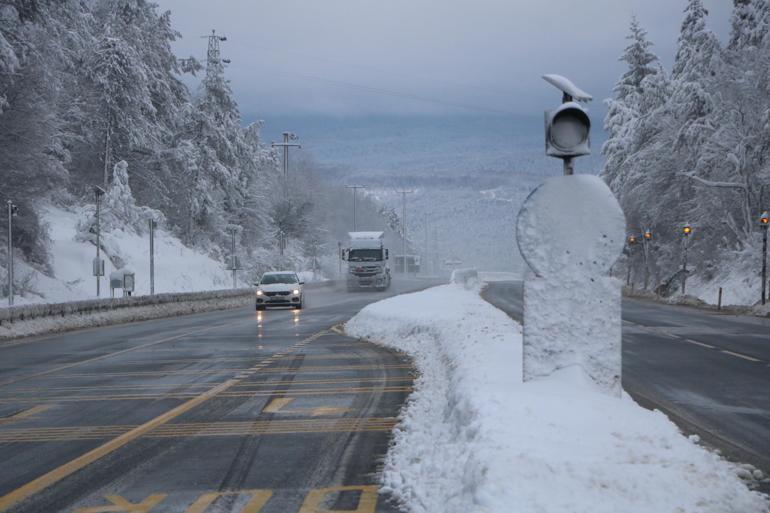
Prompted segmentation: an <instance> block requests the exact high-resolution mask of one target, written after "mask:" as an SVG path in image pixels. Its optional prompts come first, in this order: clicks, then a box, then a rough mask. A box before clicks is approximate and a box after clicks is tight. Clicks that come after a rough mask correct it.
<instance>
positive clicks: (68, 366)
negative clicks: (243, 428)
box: [0, 321, 246, 387]
mask: <svg viewBox="0 0 770 513" xmlns="http://www.w3.org/2000/svg"><path fill="white" fill-rule="evenodd" d="M245 322H246V321H244V322H240V323H236V325H237V324H245ZM228 326H233V323H226V324H218V325H216V326H211V327H210V328H203V329H199V330H193V331H188V332H186V333H182V334H181V335H174V336H173V337H167V338H162V339H160V340H156V341H154V342H148V343H147V344H142V345H139V346H136V347H129V348H128V349H124V350H122V351H116V352H114V353H109V354H104V355H101V356H96V357H94V358H89V359H88V360H82V361H79V362H73V363H68V364H66V365H62V366H60V367H55V368H53V369H49V370H46V371H40V372H35V373H32V374H26V375H24V376H19V377H17V378H12V379H9V380H6V381H2V382H0V387H1V386H5V385H10V384H12V383H18V382H19V381H26V380H28V379H32V378H39V377H40V376H47V375H49V374H54V373H56V372H60V371H63V370H66V369H71V368H73V367H77V366H79V365H85V364H88V363H93V362H98V361H101V360H106V359H107V358H112V357H113V356H119V355H121V354H126V353H130V352H133V351H138V350H140V349H146V348H148V347H152V346H156V345H158V344H163V343H165V342H170V341H172V340H177V339H180V338H183V337H186V336H188V335H192V334H194V333H204V332H206V331H211V330H215V329H218V328H224V327H228Z"/></svg>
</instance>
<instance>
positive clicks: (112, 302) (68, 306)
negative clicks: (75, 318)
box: [0, 281, 336, 326]
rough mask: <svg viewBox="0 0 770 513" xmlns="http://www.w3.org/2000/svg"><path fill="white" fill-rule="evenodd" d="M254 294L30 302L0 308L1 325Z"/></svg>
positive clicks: (327, 284)
mask: <svg viewBox="0 0 770 513" xmlns="http://www.w3.org/2000/svg"><path fill="white" fill-rule="evenodd" d="M335 284H336V282H335V281H323V282H313V283H308V284H306V285H305V286H304V287H305V288H306V289H310V290H313V289H319V288H324V287H330V286H334V285H335ZM253 297H254V288H253V287H249V288H242V289H222V290H211V291H203V292H176V293H167V294H155V295H153V296H132V297H121V298H106V299H90V300H86V301H70V302H66V303H39V304H33V305H23V306H12V307H10V308H0V326H3V325H8V324H10V323H14V322H18V321H30V320H33V319H40V318H45V317H66V316H69V315H87V314H98V313H105V312H110V311H115V310H122V309H127V308H137V307H145V306H159V305H166V304H172V303H197V302H204V301H217V300H237V299H239V298H243V299H244V301H245V300H247V299H250V298H253Z"/></svg>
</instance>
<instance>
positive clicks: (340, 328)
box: [331, 323, 345, 335]
mask: <svg viewBox="0 0 770 513" xmlns="http://www.w3.org/2000/svg"><path fill="white" fill-rule="evenodd" d="M331 330H332V331H333V332H334V333H336V334H338V335H345V324H344V323H340V324H335V325H334V326H332V328H331Z"/></svg>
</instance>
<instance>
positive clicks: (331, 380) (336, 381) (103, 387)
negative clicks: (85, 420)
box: [13, 376, 414, 399]
mask: <svg viewBox="0 0 770 513" xmlns="http://www.w3.org/2000/svg"><path fill="white" fill-rule="evenodd" d="M405 381H407V382H412V381H414V378H413V377H412V376H387V377H381V378H380V377H376V378H324V379H301V380H299V379H298V380H293V381H291V382H286V383H284V382H281V381H260V382H251V381H250V382H245V383H240V384H238V385H235V386H234V387H233V388H238V389H241V388H252V387H253V388H260V387H269V388H273V387H277V386H281V387H288V386H293V385H336V384H343V383H357V382H361V383H375V382H376V383H389V382H394V383H395V382H405ZM218 384H219V383H175V384H168V383H162V384H158V383H153V384H140V383H136V384H131V385H93V386H62V387H34V388H14V392H16V393H34V392H60V391H61V392H97V391H102V390H149V389H154V388H160V389H168V388H175V387H178V386H184V387H186V388H211V387H214V386H216V385H218ZM13 397H17V396H13ZM51 397H52V398H53V399H55V398H56V396H55V395H53V396H51Z"/></svg>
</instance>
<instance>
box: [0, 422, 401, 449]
mask: <svg viewBox="0 0 770 513" xmlns="http://www.w3.org/2000/svg"><path fill="white" fill-rule="evenodd" d="M397 422H398V419H396V418H394V417H372V418H370V417H342V418H326V419H319V418H312V419H291V420H253V421H231V422H193V423H180V424H175V423H170V424H164V425H162V426H158V427H156V428H155V429H153V430H152V431H150V432H148V433H146V434H145V435H144V437H145V438H185V437H206V436H258V435H270V434H291V433H329V432H355V431H388V430H390V429H392V428H394V427H395V426H396V424H397ZM136 427H137V426H73V427H58V428H27V429H21V428H18V429H6V430H3V431H0V443H35V442H61V441H71V440H96V439H102V438H109V437H115V436H121V435H123V434H125V433H127V432H130V431H132V430H133V429H136Z"/></svg>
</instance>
